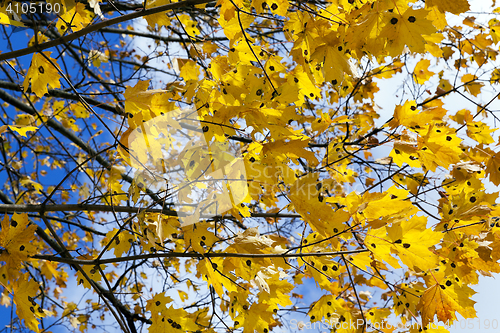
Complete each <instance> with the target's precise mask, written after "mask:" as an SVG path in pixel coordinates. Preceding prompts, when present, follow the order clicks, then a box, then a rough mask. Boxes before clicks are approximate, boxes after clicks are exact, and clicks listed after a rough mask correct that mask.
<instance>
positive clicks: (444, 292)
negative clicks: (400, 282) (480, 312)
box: [417, 272, 476, 326]
mask: <svg viewBox="0 0 500 333" xmlns="http://www.w3.org/2000/svg"><path fill="white" fill-rule="evenodd" d="M433 275H434V276H433V280H435V281H439V282H436V283H435V284H434V285H432V286H431V287H429V288H428V289H427V290H426V291H425V292H424V294H423V295H422V297H421V298H420V302H419V304H418V306H417V309H418V310H420V313H421V315H422V324H423V326H427V324H428V323H430V322H432V321H433V320H434V316H435V315H437V318H438V320H440V321H442V322H443V323H446V322H449V323H452V322H453V321H454V320H456V319H457V317H456V312H458V313H460V314H461V315H462V316H463V317H464V318H474V317H476V311H475V310H474V304H475V303H476V302H475V301H473V300H471V299H470V297H471V296H472V295H474V294H475V292H474V290H472V289H471V288H469V287H468V286H467V285H460V284H459V283H458V282H457V281H456V280H455V279H454V278H453V277H445V276H444V272H437V273H434V274H433Z"/></svg>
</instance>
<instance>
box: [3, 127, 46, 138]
mask: <svg viewBox="0 0 500 333" xmlns="http://www.w3.org/2000/svg"><path fill="white" fill-rule="evenodd" d="M7 126H8V127H9V128H10V130H11V131H14V132H16V133H18V134H19V135H21V136H24V137H28V135H27V134H26V132H33V131H36V130H37V129H38V127H36V126H17V125H7Z"/></svg>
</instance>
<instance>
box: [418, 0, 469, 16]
mask: <svg viewBox="0 0 500 333" xmlns="http://www.w3.org/2000/svg"><path fill="white" fill-rule="evenodd" d="M433 6H436V7H437V8H438V9H439V11H440V12H442V13H444V12H449V13H452V14H456V15H458V14H461V13H465V12H466V11H468V10H469V8H470V6H469V2H468V1H467V0H454V1H449V0H427V1H426V2H425V7H433Z"/></svg>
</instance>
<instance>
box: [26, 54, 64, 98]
mask: <svg viewBox="0 0 500 333" xmlns="http://www.w3.org/2000/svg"><path fill="white" fill-rule="evenodd" d="M51 53H52V52H43V54H44V55H45V57H47V58H48V59H46V58H45V57H44V56H43V55H42V54H40V53H35V54H34V55H33V58H32V59H31V65H30V68H29V69H28V73H27V74H26V77H25V78H24V83H23V87H24V91H27V90H28V87H29V85H30V82H31V91H32V92H33V93H34V94H35V95H37V96H38V97H43V95H44V94H46V93H48V90H47V85H49V86H50V87H51V88H53V89H54V88H60V87H61V83H60V82H59V79H60V78H61V76H60V75H59V72H58V69H59V70H60V67H59V65H58V64H57V61H56V59H53V58H51V57H50V54H51ZM49 60H50V61H49ZM51 62H52V63H51Z"/></svg>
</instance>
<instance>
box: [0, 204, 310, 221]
mask: <svg viewBox="0 0 500 333" xmlns="http://www.w3.org/2000/svg"><path fill="white" fill-rule="evenodd" d="M42 211H45V212H69V211H92V212H117V213H139V212H148V213H162V214H164V215H167V216H183V214H182V213H179V212H175V211H172V210H170V209H167V208H164V209H162V208H140V207H129V206H108V205H93V204H66V205H21V204H20V205H14V204H12V205H11V204H0V212H12V213H14V212H23V213H34V212H42ZM251 214H252V215H251V217H266V218H273V217H275V218H300V217H301V215H300V214H280V213H251ZM203 216H204V215H200V217H203ZM207 216H210V217H214V218H222V217H223V216H222V215H207Z"/></svg>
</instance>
